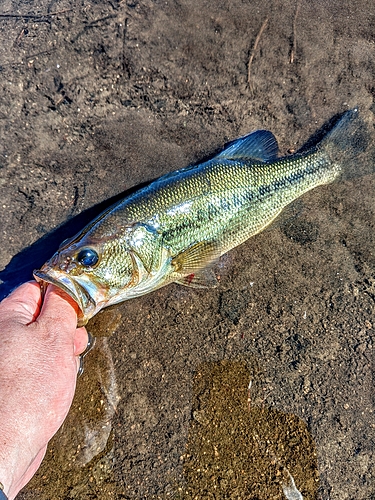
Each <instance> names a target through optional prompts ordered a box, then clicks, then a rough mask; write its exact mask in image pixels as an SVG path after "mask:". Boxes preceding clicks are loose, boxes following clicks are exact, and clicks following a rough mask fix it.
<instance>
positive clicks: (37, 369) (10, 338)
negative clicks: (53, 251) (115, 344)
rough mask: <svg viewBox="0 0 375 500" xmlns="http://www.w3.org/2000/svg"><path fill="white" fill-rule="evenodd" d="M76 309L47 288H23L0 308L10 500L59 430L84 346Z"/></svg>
mask: <svg viewBox="0 0 375 500" xmlns="http://www.w3.org/2000/svg"><path fill="white" fill-rule="evenodd" d="M76 325H77V305H76V304H75V303H74V302H73V301H72V300H71V299H70V298H69V297H68V296H67V295H65V294H64V293H63V292H61V291H60V290H59V289H58V288H57V287H54V286H53V285H49V286H48V288H47V292H46V295H45V298H44V300H43V303H42V297H41V291H40V287H39V284H37V283H36V282H29V283H25V284H23V285H22V286H20V287H19V288H17V289H16V290H15V291H14V292H13V293H12V294H11V295H9V296H8V297H7V298H5V299H4V300H3V301H2V302H1V303H0V481H1V482H2V484H3V485H4V493H5V494H6V495H7V497H8V498H9V499H14V498H15V496H16V495H17V493H18V492H19V491H20V490H21V489H22V488H23V486H25V484H26V483H27V482H28V481H29V480H30V479H31V478H32V476H33V475H34V473H35V472H36V470H37V469H38V467H39V465H40V463H41V461H42V459H43V457H44V455H45V452H46V449H47V444H48V442H49V440H50V439H51V438H52V436H53V435H54V434H55V433H56V432H57V430H58V429H59V428H60V427H61V425H62V423H63V421H64V419H65V417H66V415H67V413H68V411H69V408H70V406H71V403H72V400H73V396H74V391H75V387H76V380H77V371H78V368H79V355H80V354H81V353H82V352H83V351H84V350H85V348H86V346H87V341H88V338H87V332H86V329H85V328H77V327H76Z"/></svg>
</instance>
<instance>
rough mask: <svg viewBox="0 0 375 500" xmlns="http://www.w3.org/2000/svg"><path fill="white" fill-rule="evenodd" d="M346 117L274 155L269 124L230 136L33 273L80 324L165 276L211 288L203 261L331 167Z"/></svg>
mask: <svg viewBox="0 0 375 500" xmlns="http://www.w3.org/2000/svg"><path fill="white" fill-rule="evenodd" d="M356 120H357V110H350V111H348V112H346V113H344V114H343V115H342V117H341V119H340V120H339V121H338V122H337V124H336V125H335V126H334V127H333V128H332V130H331V131H330V132H329V133H328V134H327V135H326V136H325V137H324V138H323V139H322V141H321V142H320V143H318V144H317V145H316V146H314V147H313V148H312V149H310V150H308V151H305V152H304V153H297V154H294V155H290V156H286V157H282V158H278V157H277V142H276V139H275V138H274V136H273V135H272V134H271V132H268V131H256V132H253V133H251V134H249V135H247V136H244V137H242V138H240V139H238V140H236V141H233V142H232V143H230V144H229V145H228V146H227V148H225V149H224V150H223V151H222V152H221V153H219V154H218V155H217V156H216V157H214V158H212V159H211V160H209V161H206V162H204V163H202V164H199V165H196V166H189V167H187V168H185V169H182V170H179V171H176V172H172V173H169V174H167V175H165V176H163V177H161V178H159V179H157V180H156V181H154V182H152V183H151V184H149V185H148V186H146V187H145V188H143V189H140V190H139V191H137V192H135V193H134V194H132V195H131V196H129V197H127V198H125V199H124V200H122V201H120V202H118V203H117V204H116V205H114V206H113V207H111V208H109V209H108V210H107V211H105V212H104V213H103V214H101V215H100V216H99V217H98V218H97V219H96V220H94V221H93V222H92V223H91V224H89V225H88V226H87V227H86V228H84V229H83V230H82V231H81V232H80V233H79V234H78V235H76V236H75V237H74V238H72V239H71V240H69V241H68V242H66V243H64V244H63V245H62V246H61V248H60V249H59V250H58V251H57V252H56V254H55V255H54V256H53V257H52V258H51V259H50V261H48V262H47V263H46V264H45V265H44V266H43V267H42V268H41V270H39V271H36V272H35V277H36V279H37V280H39V281H41V282H43V283H53V284H55V285H57V286H60V287H61V288H63V289H64V290H65V291H66V292H67V293H69V294H70V295H71V296H72V297H73V298H74V300H76V301H77V303H78V305H79V307H80V310H81V315H80V319H79V322H80V324H84V323H85V322H87V320H88V319H89V318H90V317H92V316H93V315H94V314H96V313H97V312H98V311H99V310H100V309H101V308H103V307H106V306H107V305H110V304H114V303H117V302H120V301H122V300H126V299H129V298H133V297H137V296H139V295H143V294H144V293H148V292H150V291H152V290H155V289H157V288H159V287H161V286H164V285H166V284H168V283H170V282H172V281H175V282H177V283H181V284H184V285H187V286H212V285H214V284H215V283H216V280H215V277H214V275H213V273H212V270H211V265H212V263H214V262H215V261H216V260H217V259H218V258H219V257H220V256H221V255H222V254H224V253H226V252H227V251H229V250H230V249H232V248H234V247H236V246H237V245H239V244H241V243H243V242H244V241H246V240H247V239H248V238H249V237H251V236H253V235H255V234H257V233H259V232H260V231H262V230H263V229H264V228H265V227H266V226H268V225H269V224H270V223H271V222H272V221H273V220H274V219H275V218H276V217H277V216H278V215H279V213H280V212H281V211H282V209H283V208H284V207H286V206H287V205H288V204H289V203H291V202H292V201H293V200H295V199H296V198H298V197H300V196H301V195H303V194H304V193H306V192H307V191H309V190H311V189H313V188H315V187H317V186H319V185H322V184H328V183H330V182H332V181H334V180H335V179H336V178H337V177H338V176H339V175H340V173H341V170H342V163H343V162H342V159H343V157H345V154H349V153H350V151H349V149H350V142H348V141H347V137H349V136H351V135H353V130H354V129H355V127H356Z"/></svg>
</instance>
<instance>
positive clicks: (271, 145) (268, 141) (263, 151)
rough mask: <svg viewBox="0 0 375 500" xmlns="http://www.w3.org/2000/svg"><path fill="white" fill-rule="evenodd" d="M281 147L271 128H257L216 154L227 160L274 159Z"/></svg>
mask: <svg viewBox="0 0 375 500" xmlns="http://www.w3.org/2000/svg"><path fill="white" fill-rule="evenodd" d="M278 151H279V147H278V145H277V140H276V137H275V136H274V135H273V133H272V132H270V131H269V130H256V131H255V132H251V133H250V134H247V135H244V136H243V137H240V138H239V139H235V140H234V141H232V142H230V143H229V144H228V145H227V146H226V148H225V149H224V150H223V151H222V152H221V153H219V154H218V155H217V156H215V160H216V159H218V158H221V159H226V160H257V161H272V160H275V159H276V158H277V154H278Z"/></svg>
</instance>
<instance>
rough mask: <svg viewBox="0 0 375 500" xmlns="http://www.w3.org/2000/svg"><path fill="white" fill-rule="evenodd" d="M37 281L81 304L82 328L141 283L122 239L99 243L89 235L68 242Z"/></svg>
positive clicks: (36, 273)
mask: <svg viewBox="0 0 375 500" xmlns="http://www.w3.org/2000/svg"><path fill="white" fill-rule="evenodd" d="M34 277H35V279H36V280H37V281H38V282H40V283H41V284H42V286H43V287H45V286H47V284H49V283H50V284H53V285H56V286H57V287H59V288H60V289H62V290H63V291H64V292H66V293H67V294H68V295H70V297H72V299H73V300H74V301H75V302H76V303H77V304H78V307H79V309H80V311H79V313H78V326H83V325H85V324H86V323H87V322H88V320H89V319H90V318H92V317H93V316H94V315H95V314H97V313H98V312H99V311H100V310H101V309H102V308H103V307H106V306H108V305H110V304H111V303H115V302H116V300H115V299H116V297H117V296H118V295H119V294H120V292H121V291H123V290H124V289H126V288H131V287H133V286H135V285H136V284H137V282H138V281H139V271H138V266H137V265H136V262H135V259H134V255H133V253H132V251H131V249H130V248H129V247H128V246H127V245H126V241H125V242H124V241H123V239H122V238H115V237H113V236H112V237H109V238H106V239H104V240H99V241H96V240H95V238H90V237H88V236H87V235H86V236H84V237H83V238H82V239H78V240H76V239H74V240H73V241H72V240H70V241H67V242H64V243H63V245H62V246H61V247H60V248H59V249H58V250H57V252H56V253H55V254H54V255H53V256H52V257H51V259H49V260H48V261H47V262H46V263H45V264H44V265H43V266H42V267H41V269H39V270H36V271H34Z"/></svg>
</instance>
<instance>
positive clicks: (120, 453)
mask: <svg viewBox="0 0 375 500" xmlns="http://www.w3.org/2000/svg"><path fill="white" fill-rule="evenodd" d="M0 12H3V13H17V14H19V13H22V14H48V13H52V14H53V15H51V16H49V17H48V16H47V17H42V18H34V19H28V20H26V19H25V18H24V19H22V18H17V17H13V18H9V17H8V18H1V17H0V36H1V40H2V43H1V44H0V65H1V72H0V83H1V88H2V93H1V95H0V130H1V137H2V140H1V141H0V190H1V199H2V205H3V212H2V232H1V248H2V252H1V255H0V269H1V268H5V269H4V270H3V271H0V279H1V280H2V281H3V282H4V283H3V284H1V286H0V293H2V294H5V293H7V291H8V290H9V289H10V288H11V287H12V286H14V285H16V284H17V283H20V282H22V281H25V280H26V279H30V278H31V272H32V270H33V269H34V268H37V267H39V266H40V265H41V264H42V263H43V262H44V260H46V259H47V258H48V257H49V256H50V255H51V254H52V253H53V252H54V250H55V249H56V247H57V246H58V244H59V243H60V242H61V241H62V240H63V239H64V238H66V237H68V236H71V235H72V234H74V233H75V232H76V231H77V230H78V229H80V228H81V227H83V225H84V224H85V223H86V222H88V221H89V220H91V219H92V218H93V217H94V215H95V214H97V213H99V211H100V210H101V209H102V208H103V205H101V206H100V207H97V206H96V205H97V204H98V203H101V202H104V201H105V200H107V199H109V198H111V197H115V196H116V195H119V194H121V193H122V192H124V191H128V190H129V189H131V188H133V187H134V186H137V185H139V184H140V183H144V182H147V181H149V180H150V179H152V178H155V177H157V176H159V175H161V174H163V173H165V172H167V171H170V170H173V169H176V168H181V167H183V166H185V165H187V164H189V163H191V162H194V161H197V160H199V159H202V158H204V157H206V156H207V155H209V154H211V153H213V152H214V151H215V150H217V149H218V148H220V147H221V146H222V145H223V144H224V143H225V142H226V141H227V140H229V139H233V138H235V137H237V136H240V135H242V134H244V133H247V132H249V131H250V130H253V129H256V128H267V129H270V130H272V132H273V133H274V134H275V135H276V137H277V138H278V140H279V144H280V149H281V152H282V153H283V154H285V153H287V151H292V150H295V149H297V148H298V147H300V146H302V144H303V143H304V142H305V141H306V140H307V139H308V137H309V136H310V135H311V134H312V133H314V132H315V130H316V129H318V128H319V127H320V126H322V125H323V124H324V123H325V122H326V121H327V120H329V119H330V118H331V117H332V116H333V115H335V114H336V113H339V112H342V111H344V110H346V109H348V108H350V107H354V106H356V105H358V106H359V109H360V113H361V116H362V117H363V119H364V120H365V122H366V123H367V126H368V131H369V134H370V145H369V148H368V151H367V153H366V155H364V156H362V157H361V158H359V159H358V160H357V164H358V172H359V173H360V174H359V175H357V176H353V178H352V179H350V180H346V181H344V182H341V183H336V184H333V185H330V186H326V187H322V188H318V189H316V190H314V191H312V192H310V193H308V194H307V195H305V196H304V197H303V198H302V199H301V200H300V201H299V203H297V204H296V205H294V206H293V207H292V210H291V211H290V212H288V214H287V215H286V216H284V217H283V218H282V219H281V220H280V221H279V223H277V224H276V225H275V226H274V227H273V228H270V229H269V230H267V231H265V232H264V233H262V234H260V235H258V236H256V237H254V238H252V239H251V240H250V241H248V242H247V243H245V244H244V245H242V246H241V247H239V248H237V249H235V250H234V251H232V252H230V253H229V254H227V255H226V256H224V257H223V258H222V259H221V260H220V262H219V264H218V266H217V268H216V274H217V275H219V277H220V286H219V287H218V288H217V289H215V290H191V289H187V288H185V287H181V286H177V285H170V286H168V287H165V288H164V289H161V290H158V291H156V292H154V293H152V294H150V295H147V296H145V297H142V298H140V299H138V300H134V301H129V302H127V303H124V304H121V305H119V306H115V307H113V308H110V309H108V310H105V311H103V312H101V313H99V314H98V316H97V317H96V318H94V319H93V320H92V321H90V323H89V325H88V328H89V329H90V331H91V332H92V334H93V335H94V336H96V337H97V344H96V347H95V349H94V350H93V351H92V352H90V354H89V355H88V356H87V357H86V358H85V372H84V375H83V376H82V377H81V378H80V379H79V380H78V387H77V394H76V397H75V401H74V404H73V407H72V410H71V412H70V414H69V416H68V418H67V420H66V422H65V424H64V426H63V428H62V429H61V430H60V431H59V433H58V434H57V435H56V436H55V438H54V439H53V441H52V442H51V445H50V447H49V450H48V452H47V456H46V459H45V460H44V462H43V465H42V467H41V469H40V471H39V472H38V474H37V475H36V476H35V478H34V479H33V480H32V481H31V482H30V484H29V485H28V486H27V487H26V488H25V489H24V491H23V492H22V493H20V495H19V498H20V499H25V500H27V499H33V498H38V499H51V498H53V499H55V498H56V499H60V498H61V499H94V498H99V499H107V498H108V499H110V498H115V499H117V498H118V499H120V498H128V499H139V498H147V499H148V498H150V499H151V498H184V499H185V498H215V499H224V498H249V499H250V498H254V499H255V498H275V499H276V498H277V499H285V498H286V495H287V494H288V495H289V496H290V497H291V498H299V497H298V494H300V495H302V497H303V498H304V499H310V498H330V499H340V500H343V499H351V498H356V499H359V500H360V499H366V500H367V499H368V498H371V497H372V496H373V495H375V489H374V473H375V471H374V456H373V455H374V448H375V447H374V437H375V436H374V423H373V421H374V418H373V412H374V397H373V393H374V384H373V369H374V366H373V365H374V355H373V338H374V328H373V324H374V307H375V271H374V269H375V254H374V243H375V241H374V220H375V218H374V212H375V205H374V196H373V193H374V188H375V177H374V174H373V173H371V171H372V165H373V164H374V158H375V154H374V153H375V152H374V147H373V140H372V139H373V120H374V111H375V104H374V103H375V91H374V83H373V82H374V76H375V63H374V61H375V57H374V55H375V54H374V51H375V45H374V39H375V38H374V37H375V33H374V24H373V19H374V18H375V7H374V4H373V2H366V1H365V0H360V1H358V2H355V4H353V2H349V1H344V2H336V1H333V2H332V1H331V2H324V1H318V0H317V1H315V2H312V3H307V2H303V1H297V2H287V1H285V2H268V3H265V2H260V1H249V2H246V1H242V0H233V1H231V2H228V1H219V2H215V3H214V4H213V3H212V2H206V1H199V2H190V1H188V0H184V1H182V2H175V1H168V2H159V1H151V0H146V1H139V2H138V1H135V2H116V1H111V2H99V3H95V2H78V1H73V0H61V1H57V2H46V1H44V0H42V1H39V2H37V3H36V2H35V3H33V2H31V3H28V4H27V5H26V4H21V3H20V2H18V1H11V0H6V1H5V2H3V3H2V6H1V9H0ZM55 13H59V14H55ZM266 20H267V23H265V21H266ZM262 26H264V29H263V30H261V28H262ZM259 33H260V36H259V37H258V38H257V35H258V34H259ZM249 62H250V63H251V64H250V72H249ZM249 74H250V79H249ZM363 166H365V167H366V168H364V169H362V167H363ZM366 169H367V173H362V172H363V171H366ZM60 225H61V227H59V226H60ZM250 380H251V381H252V383H251V387H250V393H249V392H248V387H249V382H250ZM291 478H292V479H293V481H292V479H291ZM293 485H294V489H293ZM288 487H289V490H288V489H287V488H288ZM291 495H294V497H293V496H291Z"/></svg>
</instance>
